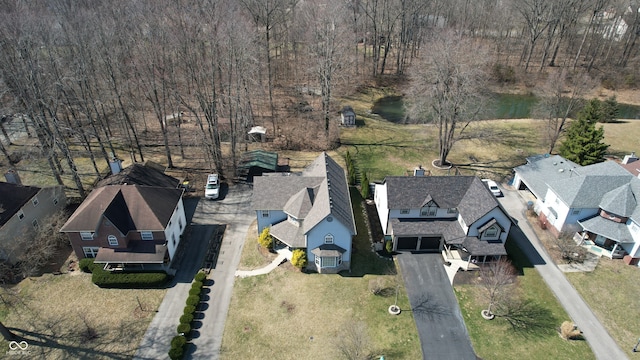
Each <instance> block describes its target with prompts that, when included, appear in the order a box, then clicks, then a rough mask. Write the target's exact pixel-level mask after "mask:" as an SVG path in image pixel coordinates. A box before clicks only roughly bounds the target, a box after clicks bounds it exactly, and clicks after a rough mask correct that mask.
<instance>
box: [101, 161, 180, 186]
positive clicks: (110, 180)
mask: <svg viewBox="0 0 640 360" xmlns="http://www.w3.org/2000/svg"><path fill="white" fill-rule="evenodd" d="M179 183H180V181H179V180H178V179H176V178H174V177H173V176H169V175H167V174H165V173H164V172H163V171H161V170H159V169H156V168H155V167H153V165H151V164H149V165H147V164H145V165H142V164H133V165H131V166H129V167H127V168H125V169H123V170H122V171H121V172H119V173H117V174H113V175H109V176H107V177H106V178H104V179H102V180H100V181H99V182H98V184H97V185H96V186H97V187H99V186H107V185H143V186H159V187H166V188H172V189H175V188H177V187H178V184H179Z"/></svg>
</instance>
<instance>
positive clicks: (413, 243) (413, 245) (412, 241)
mask: <svg viewBox="0 0 640 360" xmlns="http://www.w3.org/2000/svg"><path fill="white" fill-rule="evenodd" d="M417 248H418V237H417V236H416V237H399V238H398V245H397V246H396V250H416V249H417Z"/></svg>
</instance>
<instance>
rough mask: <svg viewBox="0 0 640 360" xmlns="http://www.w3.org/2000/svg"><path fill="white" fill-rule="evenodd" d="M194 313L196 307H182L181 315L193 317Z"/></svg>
mask: <svg viewBox="0 0 640 360" xmlns="http://www.w3.org/2000/svg"><path fill="white" fill-rule="evenodd" d="M195 312H196V307H195V306H193V305H187V306H185V307H184V312H183V314H185V315H186V314H191V315H193V313H195Z"/></svg>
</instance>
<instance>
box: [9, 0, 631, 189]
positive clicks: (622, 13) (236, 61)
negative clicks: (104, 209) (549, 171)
mask: <svg viewBox="0 0 640 360" xmlns="http://www.w3.org/2000/svg"><path fill="white" fill-rule="evenodd" d="M639 9H640V2H638V1H635V0H633V1H631V2H629V1H628V0H625V1H621V0H479V1H469V0H446V1H445V0H346V1H345V0H323V1H320V0H308V1H301V0H240V1H232V0H154V1H151V0H149V1H135V2H124V1H115V0H105V1H100V2H95V1H88V0H50V1H44V0H42V1H28V2H25V1H18V0H5V1H3V2H2V3H1V4H0V20H1V21H0V76H1V77H2V83H1V86H2V88H3V90H4V91H3V93H2V94H3V97H2V108H3V110H2V111H3V113H4V114H11V115H14V116H20V117H21V118H22V120H23V121H25V123H28V125H29V126H28V127H27V131H28V132H30V134H29V135H30V136H33V137H35V138H37V140H38V144H39V151H40V152H41V156H42V157H43V159H45V160H46V162H47V164H48V166H49V168H50V169H51V172H52V174H53V176H54V177H55V178H56V180H57V182H58V183H59V184H62V174H64V173H67V172H69V173H70V174H71V176H72V178H73V179H74V182H75V185H76V187H77V189H78V193H79V195H80V196H81V197H83V196H84V195H85V190H84V187H83V184H82V179H81V174H79V173H78V170H77V165H76V162H77V156H78V149H82V150H83V154H88V156H89V158H90V160H91V164H92V167H93V170H94V172H95V173H96V175H97V176H98V177H100V176H101V172H100V168H99V165H98V164H99V160H100V159H104V161H107V162H108V161H109V160H110V158H111V157H112V156H114V155H117V153H118V151H117V150H119V149H121V148H122V147H124V149H125V151H126V152H127V153H128V155H129V156H130V157H131V160H132V161H144V160H145V146H147V145H150V144H153V145H157V144H158V143H159V144H160V145H161V146H162V148H163V149H164V157H165V158H166V164H167V165H168V166H169V167H173V166H174V158H175V157H176V156H181V157H184V146H186V145H189V144H192V145H194V146H199V147H201V148H202V151H203V153H204V154H205V157H206V159H207V162H208V166H209V167H210V168H212V169H217V171H219V172H221V173H223V172H224V171H229V172H230V173H233V172H234V171H235V168H236V167H237V164H238V160H239V155H238V154H239V150H240V149H241V148H242V146H243V144H246V141H247V138H246V133H247V131H248V130H249V129H250V128H251V127H252V126H254V125H256V124H260V125H265V126H266V127H268V128H269V129H270V132H271V134H272V136H273V137H274V138H276V139H278V138H280V137H286V136H287V134H286V133H285V131H286V127H285V126H284V122H286V121H287V120H289V121H291V119H292V118H293V119H295V118H296V117H300V116H301V115H300V114H298V113H295V112H294V113H292V112H291V111H290V110H291V109H290V107H291V106H289V105H290V103H289V102H287V101H289V100H288V99H291V98H299V97H300V96H301V94H302V93H304V92H305V91H303V90H301V89H305V90H306V92H307V94H306V95H308V94H309V93H311V94H313V98H312V99H313V101H314V104H313V105H314V108H315V110H317V111H314V113H313V116H312V117H311V120H312V123H313V124H314V127H305V131H307V132H309V131H314V132H317V135H318V138H321V139H323V144H324V145H323V146H325V147H330V146H332V144H335V143H336V141H335V137H336V136H337V135H336V134H335V132H332V131H331V128H332V126H335V122H334V121H332V119H333V118H334V117H335V114H336V112H337V109H338V106H336V104H335V98H336V95H345V94H348V93H349V92H350V91H353V89H355V88H356V87H358V86H360V85H362V84H367V83H369V81H371V80H375V79H378V78H380V77H381V76H392V77H398V78H403V77H404V76H405V75H412V76H414V77H415V73H416V72H418V73H419V72H420V71H421V70H422V69H423V68H424V67H426V66H427V65H425V60H427V59H429V60H431V64H434V63H435V62H438V64H443V65H442V66H441V67H440V70H439V71H441V72H442V71H444V72H446V71H450V70H451V69H455V68H456V67H455V66H449V65H446V66H445V64H447V62H448V61H449V60H448V59H447V58H446V57H444V56H443V55H438V53H439V52H442V51H445V50H446V49H450V48H455V51H456V52H458V53H463V54H464V53H465V51H466V54H467V55H471V56H473V55H475V56H476V57H478V56H482V57H484V60H485V61H484V62H483V64H482V65H483V66H488V67H490V68H492V69H494V73H493V75H494V77H496V78H498V79H497V80H504V81H509V71H513V69H516V70H517V71H519V72H523V73H535V72H540V71H543V70H544V69H546V68H549V67H561V68H563V69H566V71H568V72H576V73H581V74H589V75H590V76H591V77H598V76H602V74H606V73H629V74H630V76H633V71H632V70H633V67H634V65H633V64H634V60H635V58H636V57H637V52H638V51H637V48H638V45H637V37H638V35H639V34H640V12H639V11H638V10H639ZM442 33H447V34H456V35H455V37H452V36H448V37H447V38H448V39H449V40H448V41H453V43H451V44H447V42H446V41H442V37H441V36H438V35H439V34H442ZM457 39H459V40H460V41H458V40H457ZM465 44H475V45H473V46H472V47H468V48H465V47H464V46H463V45H465ZM477 44H482V48H483V49H485V50H483V51H482V52H480V53H472V52H473V49H475V48H476V47H475V46H476V45H477ZM432 45H433V46H432ZM449 45H451V46H449ZM453 45H455V46H453ZM443 46H445V48H444V49H443ZM469 65H475V64H473V63H469ZM471 68H472V67H471ZM496 69H498V70H497V71H496ZM505 69H506V70H505ZM412 72H413V74H412ZM496 73H497V74H496ZM432 75H433V74H432ZM440 75H442V73H441V74H440ZM445 75H446V74H445ZM430 76H431V75H430ZM475 76H476V75H475V74H473V76H472V77H467V80H469V79H470V80H474V79H475ZM418 77H419V76H418ZM433 78H436V79H437V78H438V76H436V75H433V77H429V78H428V79H426V80H425V81H424V83H423V85H428V84H429V81H431V80H432V79H433ZM460 79H462V77H460ZM439 81H440V83H439V84H440V85H441V86H444V87H445V88H447V89H452V87H450V86H449V84H448V81H449V80H447V78H446V77H441V76H440V80H439ZM557 83H558V82H555V84H557ZM458 85H460V86H458V87H457V90H456V91H458V92H462V93H463V95H464V96H466V97H470V98H474V97H473V96H471V95H472V94H474V93H475V92H476V91H477V85H478V83H476V82H475V81H467V82H465V83H462V82H459V83H458ZM427 90H428V91H430V90H431V88H429V89H426V90H424V91H427ZM440 94H441V95H442V94H443V93H442V92H440ZM450 94H455V91H453V92H450ZM436 98H437V96H434V99H436ZM451 100H452V99H451V98H446V97H443V98H440V99H439V100H437V101H436V103H438V104H439V105H438V106H440V107H441V111H440V112H441V113H442V114H444V113H445V112H447V111H449V110H446V111H445V109H444V107H446V106H448V105H446V104H447V103H451ZM434 101H435V100H434ZM474 101H475V100H474ZM432 104H433V103H432ZM454 106H455V105H454ZM467 110H469V109H466V108H465V111H463V112H456V110H455V108H454V109H453V113H454V114H455V116H460V115H461V114H466V113H471V114H473V113H474V111H473V110H470V111H467ZM16 114H17V115H16ZM556 115H557V113H556ZM556 115H554V116H556ZM465 116H466V115H465ZM184 118H188V119H189V120H190V121H191V123H192V124H195V128H196V129H197V131H195V132H187V131H186V130H185V129H183V124H184V121H183V120H184ZM563 119H564V118H562V117H560V121H561V122H562V123H564V122H563ZM3 130H4V129H3ZM556 130H557V127H556ZM447 136H448V134H443V139H444V140H445V141H446V138H447ZM5 142H6V141H5ZM245 146H246V145H245ZM282 146H287V143H286V142H284V143H283V145H282ZM0 150H2V153H3V154H4V156H5V157H6V158H7V159H8V160H9V161H11V159H10V154H8V152H7V151H6V146H5V145H4V144H3V143H2V141H1V140H0ZM227 150H228V151H227ZM448 150H449V149H447V148H446V146H445V147H444V148H441V154H440V156H441V160H442V161H441V162H442V163H445V162H446V155H447V153H448Z"/></svg>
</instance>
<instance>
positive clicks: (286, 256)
mask: <svg viewBox="0 0 640 360" xmlns="http://www.w3.org/2000/svg"><path fill="white" fill-rule="evenodd" d="M276 252H277V253H278V256H277V257H276V258H275V259H274V260H273V261H272V262H271V264H269V265H267V266H265V267H263V268H260V269H255V270H236V276H237V277H241V278H245V277H249V276H258V275H265V274H268V273H270V272H272V271H273V270H274V269H275V268H277V267H278V266H280V264H282V263H283V262H285V261H287V260H289V261H291V255H292V253H291V251H289V250H288V249H279V250H276Z"/></svg>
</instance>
